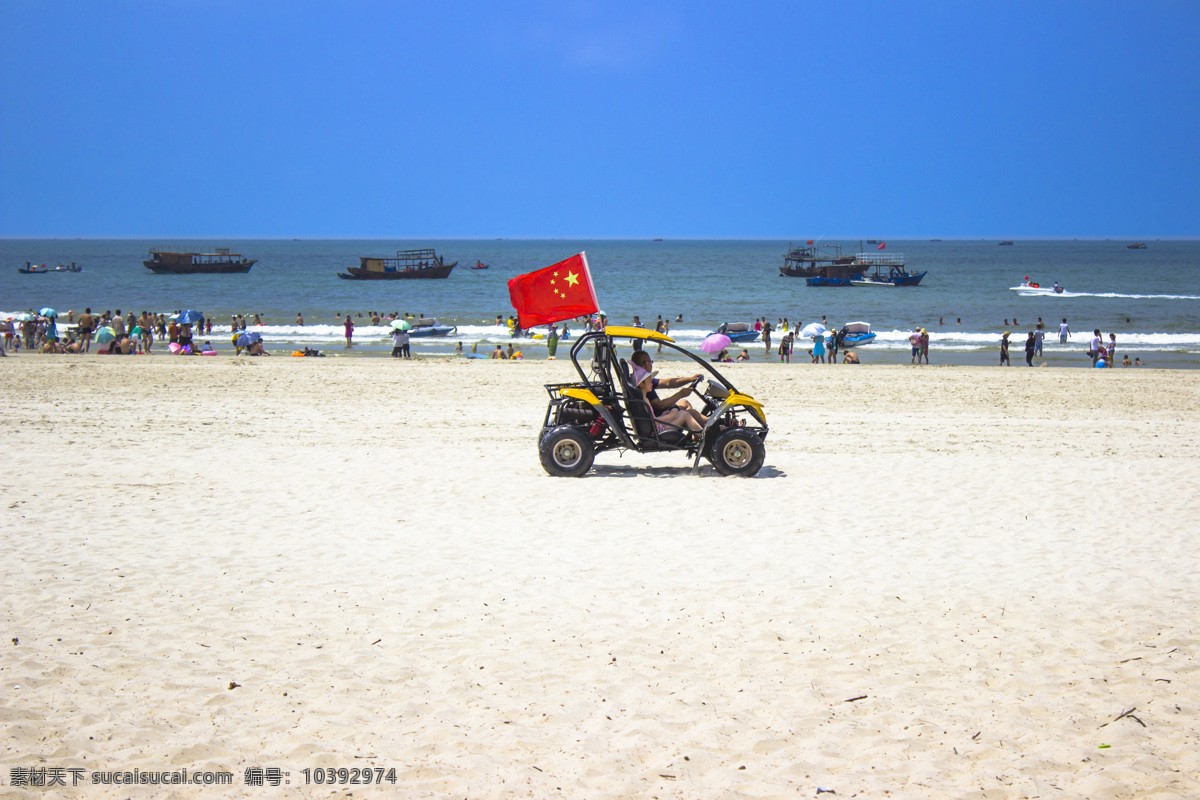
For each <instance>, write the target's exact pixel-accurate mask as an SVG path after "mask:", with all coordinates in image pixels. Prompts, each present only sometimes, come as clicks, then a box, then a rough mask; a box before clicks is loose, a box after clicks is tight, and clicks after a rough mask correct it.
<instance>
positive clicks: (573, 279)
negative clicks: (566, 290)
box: [567, 272, 579, 286]
mask: <svg viewBox="0 0 1200 800" xmlns="http://www.w3.org/2000/svg"><path fill="white" fill-rule="evenodd" d="M567 283H569V284H571V285H572V286H574V285H575V284H577V283H579V276H578V275H576V274H575V273H574V272H568V273H567Z"/></svg>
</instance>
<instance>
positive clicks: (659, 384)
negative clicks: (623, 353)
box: [630, 350, 708, 428]
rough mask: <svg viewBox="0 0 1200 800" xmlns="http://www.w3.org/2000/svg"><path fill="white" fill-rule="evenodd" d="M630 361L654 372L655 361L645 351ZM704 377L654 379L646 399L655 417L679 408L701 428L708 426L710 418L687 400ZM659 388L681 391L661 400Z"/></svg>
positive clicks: (661, 416) (634, 355)
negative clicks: (694, 386)
mask: <svg viewBox="0 0 1200 800" xmlns="http://www.w3.org/2000/svg"><path fill="white" fill-rule="evenodd" d="M630 360H631V361H632V362H633V363H634V364H636V365H637V366H639V367H641V368H642V369H643V370H645V371H646V372H653V371H654V366H653V365H654V359H652V358H650V354H649V353H648V352H646V351H645V350H638V351H637V352H636V353H634V354H633V355H632V356H631V357H630ZM703 377H704V376H703V375H701V374H700V373H696V374H695V375H691V376H689V377H686V378H662V379H659V378H652V379H651V388H650V389H649V390H648V391H647V392H646V399H647V400H649V401H650V405H651V407H652V408H653V409H654V415H655V416H656V417H659V418H663V417H664V416H666V415H667V413H668V412H669V411H670V410H671V409H673V408H677V409H679V410H680V411H684V412H686V413H687V414H688V416H690V417H691V418H692V419H694V420H695V421H696V422H698V423H699V424H700V425H701V426H703V425H705V424H707V423H708V417H706V416H704V415H703V414H701V413H700V412H699V411H697V410H696V409H694V408H692V404H691V403H689V402H688V401H687V399H686V398H687V396H688V395H689V394H691V392H692V386H693V385H694V384H695V383H696V382H698V381H699V380H701V379H702V378H703ZM680 387H682V388H680ZM659 388H663V389H679V391H678V392H676V393H675V394H673V395H671V396H670V397H667V398H661V397H659V396H658V391H657V390H658V389H659ZM687 427H689V428H690V427H691V426H690V425H688V426H687Z"/></svg>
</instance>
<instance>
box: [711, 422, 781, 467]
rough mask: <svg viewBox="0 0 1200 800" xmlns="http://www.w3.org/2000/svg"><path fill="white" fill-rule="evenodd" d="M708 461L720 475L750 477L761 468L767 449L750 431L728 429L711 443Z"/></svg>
mask: <svg viewBox="0 0 1200 800" xmlns="http://www.w3.org/2000/svg"><path fill="white" fill-rule="evenodd" d="M710 453H711V455H710V456H709V460H711V461H712V463H713V466H714V467H716V469H717V472H719V473H721V474H722V475H741V476H743V477H746V478H748V477H750V476H751V475H754V474H755V473H757V472H758V471H759V469H761V468H762V465H763V461H764V460H765V459H766V457H767V448H766V447H765V446H764V445H763V443H762V439H760V438H758V436H757V435H756V434H754V433H752V432H750V431H747V430H743V429H741V428H730V429H729V430H727V431H724V432H722V433H721V435H720V436H718V437H717V440H716V441H715V442H713V445H712V450H711V451H710Z"/></svg>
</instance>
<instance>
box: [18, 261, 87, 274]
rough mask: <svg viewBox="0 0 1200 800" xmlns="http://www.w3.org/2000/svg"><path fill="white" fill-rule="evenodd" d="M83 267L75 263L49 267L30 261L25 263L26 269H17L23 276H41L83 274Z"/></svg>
mask: <svg viewBox="0 0 1200 800" xmlns="http://www.w3.org/2000/svg"><path fill="white" fill-rule="evenodd" d="M82 271H83V267H80V266H77V265H76V264H75V262H74V261H72V262H71V263H70V264H58V265H56V266H53V267H47V266H46V265H45V264H42V265H40V266H39V265H37V264H34V263H31V262H29V261H26V262H25V266H24V267H17V272H19V273H21V274H22V275H41V274H43V273H46V272H82Z"/></svg>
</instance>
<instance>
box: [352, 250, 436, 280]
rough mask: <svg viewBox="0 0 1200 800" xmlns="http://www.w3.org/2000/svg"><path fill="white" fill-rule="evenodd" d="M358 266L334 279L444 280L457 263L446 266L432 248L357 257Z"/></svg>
mask: <svg viewBox="0 0 1200 800" xmlns="http://www.w3.org/2000/svg"><path fill="white" fill-rule="evenodd" d="M359 261H360V262H361V263H360V266H357V267H350V268H349V269H348V270H347V271H346V272H339V273H338V277H339V278H343V279H345V280H359V281H395V280H407V279H411V278H447V277H449V276H450V271H451V270H452V269H454V267H455V266H457V265H458V262H457V261H455V262H453V263H450V264H447V263H445V261H444V260H443V259H442V257H441V256H439V255H438V254H437V253H435V252H434V250H433V248H425V249H421V250H397V251H396V257H395V258H375V257H372V256H359Z"/></svg>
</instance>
